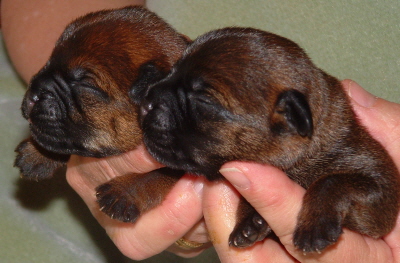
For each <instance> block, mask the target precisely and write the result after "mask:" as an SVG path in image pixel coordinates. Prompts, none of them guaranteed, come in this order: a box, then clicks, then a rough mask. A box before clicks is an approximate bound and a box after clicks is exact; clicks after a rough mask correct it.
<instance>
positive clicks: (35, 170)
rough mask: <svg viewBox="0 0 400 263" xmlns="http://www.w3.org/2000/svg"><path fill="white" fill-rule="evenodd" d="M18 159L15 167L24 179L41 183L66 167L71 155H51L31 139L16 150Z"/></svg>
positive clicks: (23, 142)
mask: <svg viewBox="0 0 400 263" xmlns="http://www.w3.org/2000/svg"><path fill="white" fill-rule="evenodd" d="M15 152H16V153H17V157H16V158H15V162H14V166H15V167H17V168H19V170H20V173H21V177H22V178H24V179H29V180H35V181H40V180H43V179H48V178H51V177H52V176H53V175H54V173H55V172H56V171H57V170H58V169H60V168H63V167H65V166H66V162H67V161H68V159H69V155H59V154H55V153H54V154H53V153H50V152H48V151H46V150H44V149H42V148H41V147H40V146H38V145H36V144H35V143H34V141H33V140H32V139H31V138H28V139H26V140H24V141H22V142H21V143H20V144H19V145H18V147H17V148H16V149H15Z"/></svg>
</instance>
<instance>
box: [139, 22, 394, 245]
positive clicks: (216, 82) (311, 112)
mask: <svg viewBox="0 0 400 263" xmlns="http://www.w3.org/2000/svg"><path fill="white" fill-rule="evenodd" d="M143 94H144V96H143V97H142V98H141V100H142V110H141V120H142V127H143V130H144V142H145V144H146V146H147V148H148V150H149V152H150V153H151V154H152V155H153V156H154V157H155V158H156V159H157V160H158V161H160V162H161V163H164V164H166V165H167V166H169V167H172V168H174V169H183V170H185V171H187V172H189V173H193V174H199V175H205V176H206V177H207V178H208V179H209V180H218V179H221V178H222V177H221V175H220V174H219V172H218V170H219V168H220V167H221V165H222V164H223V163H225V162H228V161H233V160H242V161H253V162H258V163H265V164H272V165H274V166H277V167H279V168H281V169H282V170H283V171H285V172H286V173H287V174H288V176H289V177H290V178H291V179H293V180H294V181H296V182H297V183H299V184H300V185H302V186H303V187H305V188H307V189H308V190H307V193H306V195H305V197H304V203H303V207H302V210H301V212H300V214H299V217H298V224H297V229H296V232H295V235H294V244H295V245H296V246H297V247H298V248H299V249H301V250H303V251H304V252H312V251H317V252H319V251H322V250H323V249H324V248H326V247H327V246H328V245H330V244H333V243H335V242H336V241H337V240H338V238H339V236H340V234H341V233H342V228H343V227H348V228H350V229H352V230H355V231H358V232H359V233H362V234H366V235H369V236H372V237H375V238H377V237H381V236H383V235H385V234H387V233H388V232H389V231H390V230H391V229H392V228H393V226H394V224H395V222H396V218H397V214H398V211H399V201H400V198H399V196H400V194H399V193H400V187H399V185H400V183H399V179H400V178H399V174H398V171H397V169H396V167H395V165H394V163H393V161H392V160H391V158H390V157H389V155H388V154H387V152H386V151H385V150H384V149H383V148H382V146H381V145H380V144H379V143H378V142H376V141H375V140H374V139H373V138H372V137H371V136H370V135H369V134H368V133H367V132H366V130H365V129H364V128H363V127H362V126H360V124H359V122H358V121H357V119H356V117H355V115H354V113H353V112H352V109H351V106H350V103H349V101H348V99H347V97H346V94H345V93H344V91H343V90H342V88H341V85H340V82H339V81H338V80H337V79H335V78H334V77H332V76H329V75H328V74H326V73H325V72H323V71H322V70H320V69H318V68H317V67H315V66H314V65H313V64H312V62H311V61H310V59H309V58H308V57H307V55H306V54H305V52H304V51H303V50H302V49H301V48H300V47H298V46H297V45H296V44H295V43H293V42H292V41H290V40H287V39H285V38H282V37H279V36H276V35H274V34H270V33H267V32H263V31H259V30H255V29H250V28H226V29H221V30H216V31H212V32H210V33H208V34H205V35H203V36H201V37H199V38H198V39H196V40H195V41H194V42H193V43H192V44H191V45H190V46H189V47H188V48H187V50H186V51H185V53H184V55H183V57H182V59H180V60H179V62H178V63H177V64H176V65H175V66H174V68H173V69H172V72H171V73H170V75H169V76H168V77H166V78H165V79H163V80H162V81H160V82H159V83H157V84H155V85H153V86H151V87H150V88H149V89H148V90H146V91H145V92H144V93H143ZM267 190H268V189H266V191H267ZM382 211H385V212H384V216H382ZM271 234H272V232H271V229H270V228H269V227H268V225H267V224H266V222H264V221H263V220H262V218H261V217H260V216H259V214H258V213H257V212H256V211H255V210H254V209H252V208H251V207H249V204H248V203H246V202H245V201H243V202H242V204H241V205H240V209H239V214H238V223H237V226H236V228H235V229H234V231H233V232H232V234H231V237H230V241H229V242H230V244H231V245H233V246H237V247H246V246H249V245H251V244H253V243H254V242H256V241H258V240H262V239H263V238H264V237H265V236H268V235H271Z"/></svg>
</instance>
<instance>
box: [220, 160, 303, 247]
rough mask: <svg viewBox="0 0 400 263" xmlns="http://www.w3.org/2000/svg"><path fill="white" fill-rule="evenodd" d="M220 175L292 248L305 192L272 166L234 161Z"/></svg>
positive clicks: (284, 242)
mask: <svg viewBox="0 0 400 263" xmlns="http://www.w3.org/2000/svg"><path fill="white" fill-rule="evenodd" d="M220 172H221V174H222V175H223V176H224V177H225V178H226V179H228V181H230V182H231V183H232V184H233V185H234V186H235V188H236V189H237V190H238V191H239V192H240V194H242V195H243V197H244V198H245V199H246V200H247V201H248V202H249V203H250V204H252V205H253V207H254V208H256V210H257V211H258V212H259V213H260V214H261V216H263V217H264V219H266V221H267V222H268V224H269V225H270V226H271V227H272V228H273V229H274V232H275V234H276V235H277V236H278V237H279V238H280V240H281V241H282V243H283V244H284V245H287V246H292V242H291V240H292V233H293V232H294V228H295V223H296V218H297V214H298V213H299V211H300V208H301V201H302V198H303V195H304V193H305V190H304V189H303V188H302V187H300V186H299V185H298V184H296V183H294V182H293V181H292V180H290V179H289V178H288V177H287V176H286V175H285V174H284V173H283V172H282V171H280V170H279V169H277V168H275V167H272V166H264V165H259V164H248V163H240V162H233V163H228V164H226V165H224V166H222V168H221V170H220ZM250 176H251V178H250ZM253 182H257V183H253ZM288 193H290V194H288ZM282 218H285V220H282Z"/></svg>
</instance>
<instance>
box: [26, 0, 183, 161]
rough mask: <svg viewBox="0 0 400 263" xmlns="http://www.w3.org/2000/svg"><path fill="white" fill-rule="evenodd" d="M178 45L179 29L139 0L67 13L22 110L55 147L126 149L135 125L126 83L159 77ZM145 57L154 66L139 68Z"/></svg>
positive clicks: (38, 137) (86, 151) (133, 140)
mask: <svg viewBox="0 0 400 263" xmlns="http://www.w3.org/2000/svg"><path fill="white" fill-rule="evenodd" d="M186 45H187V40H186V39H185V38H184V37H183V36H181V35H180V34H178V33H177V32H176V31H175V30H173V29H172V28H171V27H170V26H169V25H168V24H166V23H165V22H164V21H163V20H162V19H160V18H159V17H157V16H156V15H155V14H154V13H152V12H150V11H148V10H146V9H144V8H141V7H126V8H123V9H117V10H105V11H100V12H95V13H90V14H88V15H86V16H84V17H81V18H79V19H77V20H75V21H74V22H72V23H71V24H70V25H69V26H68V27H67V28H66V29H65V31H64V33H63V34H62V36H61V37H60V39H59V40H58V42H57V44H56V47H55V49H54V50H53V53H52V55H51V57H50V59H49V61H48V62H47V64H46V65H45V66H44V68H43V69H41V70H40V72H39V73H38V74H37V75H36V76H34V77H33V79H32V81H31V83H30V85H29V89H28V91H27V93H26V95H25V97H24V100H23V103H22V112H23V116H24V117H25V118H26V119H29V121H30V128H31V133H32V136H33V138H34V139H35V141H37V142H38V143H39V144H40V145H41V146H42V147H43V148H45V149H47V150H49V151H52V152H57V153H60V154H78V155H83V156H94V157H101V156H106V155H110V154H118V153H121V152H125V151H127V150H131V149H133V148H134V147H135V146H137V145H138V144H139V143H140V142H141V132H140V130H139V127H138V123H137V106H136V105H135V104H134V103H133V102H132V101H131V100H130V99H129V96H128V91H129V89H130V88H131V87H132V86H134V85H135V83H137V82H140V84H141V85H142V86H145V85H148V84H150V83H152V82H154V81H155V80H157V79H159V78H161V77H162V76H163V75H164V74H166V72H168V71H169V70H170V68H171V67H172V64H173V63H174V62H175V61H176V60H178V58H179V57H180V56H181V54H182V52H183V50H184V48H185V47H186ZM145 63H147V64H148V63H151V64H152V65H153V67H154V68H157V74H149V73H148V72H146V68H142V67H141V66H142V65H143V64H145Z"/></svg>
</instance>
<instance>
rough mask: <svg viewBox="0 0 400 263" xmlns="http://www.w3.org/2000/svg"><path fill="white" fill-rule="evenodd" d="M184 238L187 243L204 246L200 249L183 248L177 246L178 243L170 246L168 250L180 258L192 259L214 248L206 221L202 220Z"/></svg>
mask: <svg viewBox="0 0 400 263" xmlns="http://www.w3.org/2000/svg"><path fill="white" fill-rule="evenodd" d="M183 238H184V239H185V240H186V241H189V242H194V243H197V244H202V245H201V246H200V247H198V248H189V249H188V248H182V247H181V246H180V245H177V244H176V242H175V243H174V244H173V245H172V246H170V247H169V248H168V249H167V250H168V251H169V252H172V253H174V254H175V255H178V256H180V257H184V258H191V257H195V256H197V255H199V254H200V253H201V252H203V251H204V250H205V249H207V248H209V247H211V246H212V243H211V241H210V239H209V237H208V231H207V227H206V224H205V222H204V219H202V220H200V222H198V223H197V224H196V225H194V226H193V228H192V229H190V230H189V231H188V232H187V233H186V234H185V235H184V236H183Z"/></svg>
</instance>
